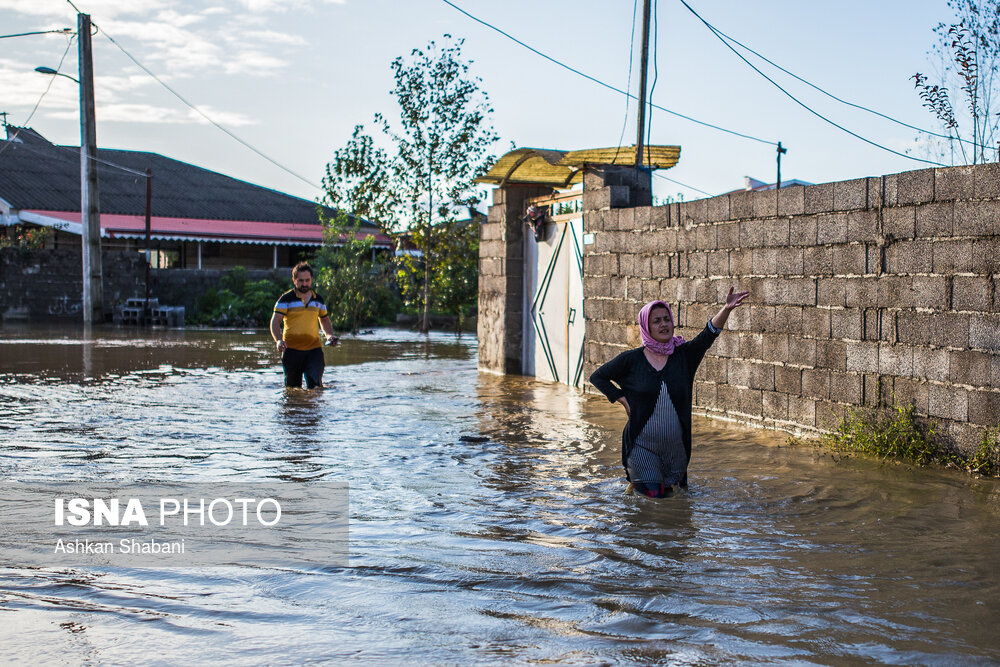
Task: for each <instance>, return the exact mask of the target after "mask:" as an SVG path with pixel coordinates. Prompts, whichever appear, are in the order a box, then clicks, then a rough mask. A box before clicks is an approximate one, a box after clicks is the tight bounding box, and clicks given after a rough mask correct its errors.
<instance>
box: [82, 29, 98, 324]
mask: <svg viewBox="0 0 1000 667" xmlns="http://www.w3.org/2000/svg"><path fill="white" fill-rule="evenodd" d="M76 18H77V24H76V25H77V28H76V29H77V33H76V35H77V39H78V40H79V43H80V50H79V61H80V226H81V228H82V230H81V231H82V243H83V323H84V324H85V325H88V324H91V323H93V322H95V321H96V322H103V321H104V288H103V285H102V284H101V280H102V275H103V271H102V267H101V212H100V207H99V199H98V192H97V162H96V158H97V121H96V119H95V109H94V61H93V53H92V52H91V44H90V15H89V14H77V17H76Z"/></svg>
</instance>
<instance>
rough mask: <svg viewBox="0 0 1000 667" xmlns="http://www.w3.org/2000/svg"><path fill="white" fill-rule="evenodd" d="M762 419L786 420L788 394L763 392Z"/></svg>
mask: <svg viewBox="0 0 1000 667" xmlns="http://www.w3.org/2000/svg"><path fill="white" fill-rule="evenodd" d="M763 407H764V419H774V420H777V421H787V420H788V395H787V394H781V393H778V392H775V391H765V392H764V393H763Z"/></svg>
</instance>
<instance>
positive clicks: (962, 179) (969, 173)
mask: <svg viewBox="0 0 1000 667" xmlns="http://www.w3.org/2000/svg"><path fill="white" fill-rule="evenodd" d="M974 184H975V172H974V167H945V168H942V169H935V170H934V199H935V200H936V201H952V200H955V199H971V198H972V196H973V193H974V192H975V188H974Z"/></svg>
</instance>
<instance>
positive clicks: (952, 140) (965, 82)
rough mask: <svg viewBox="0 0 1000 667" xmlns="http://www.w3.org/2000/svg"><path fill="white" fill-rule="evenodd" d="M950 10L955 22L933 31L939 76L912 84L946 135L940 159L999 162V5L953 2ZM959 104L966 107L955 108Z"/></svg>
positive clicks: (992, 0)
mask: <svg viewBox="0 0 1000 667" xmlns="http://www.w3.org/2000/svg"><path fill="white" fill-rule="evenodd" d="M948 7H949V8H950V9H951V10H952V11H953V12H954V16H953V22H951V23H939V24H938V25H937V27H936V28H934V34H935V35H936V36H937V44H935V46H934V47H933V48H932V49H931V51H930V52H929V55H931V56H932V58H933V59H934V61H935V62H939V63H940V69H939V71H938V72H936V73H935V74H933V75H926V74H923V73H920V72H917V73H916V74H914V75H913V76H912V77H910V78H911V79H912V80H913V82H914V85H915V87H916V89H917V94H918V95H919V96H920V99H921V100H922V101H923V105H924V106H925V107H927V108H928V109H929V110H930V111H931V112H932V113H933V114H934V116H935V118H936V119H937V120H938V122H939V123H940V125H941V128H942V133H943V134H945V135H947V138H946V139H943V140H941V141H938V142H936V145H935V147H934V148H933V150H934V152H935V153H936V155H937V156H938V157H939V158H941V159H942V160H947V161H950V162H952V163H953V164H954V163H955V162H960V163H963V164H980V163H983V162H991V161H995V160H997V159H998V157H1000V155H998V146H997V140H998V138H1000V137H998V124H1000V113H998V112H1000V100H997V98H996V92H997V91H996V85H997V73H998V70H1000V0H948ZM955 98H960V99H961V100H962V104H961V105H958V106H956V105H955V102H953V99H955Z"/></svg>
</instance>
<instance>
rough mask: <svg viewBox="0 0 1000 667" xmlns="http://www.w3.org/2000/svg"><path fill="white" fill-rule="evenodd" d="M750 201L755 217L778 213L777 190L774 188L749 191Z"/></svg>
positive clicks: (769, 216) (766, 216) (770, 215)
mask: <svg viewBox="0 0 1000 667" xmlns="http://www.w3.org/2000/svg"><path fill="white" fill-rule="evenodd" d="M750 202H751V204H752V205H753V215H754V217H755V218H772V217H774V216H776V215H778V192H777V191H776V190H762V191H760V192H754V193H751V195H750Z"/></svg>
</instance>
